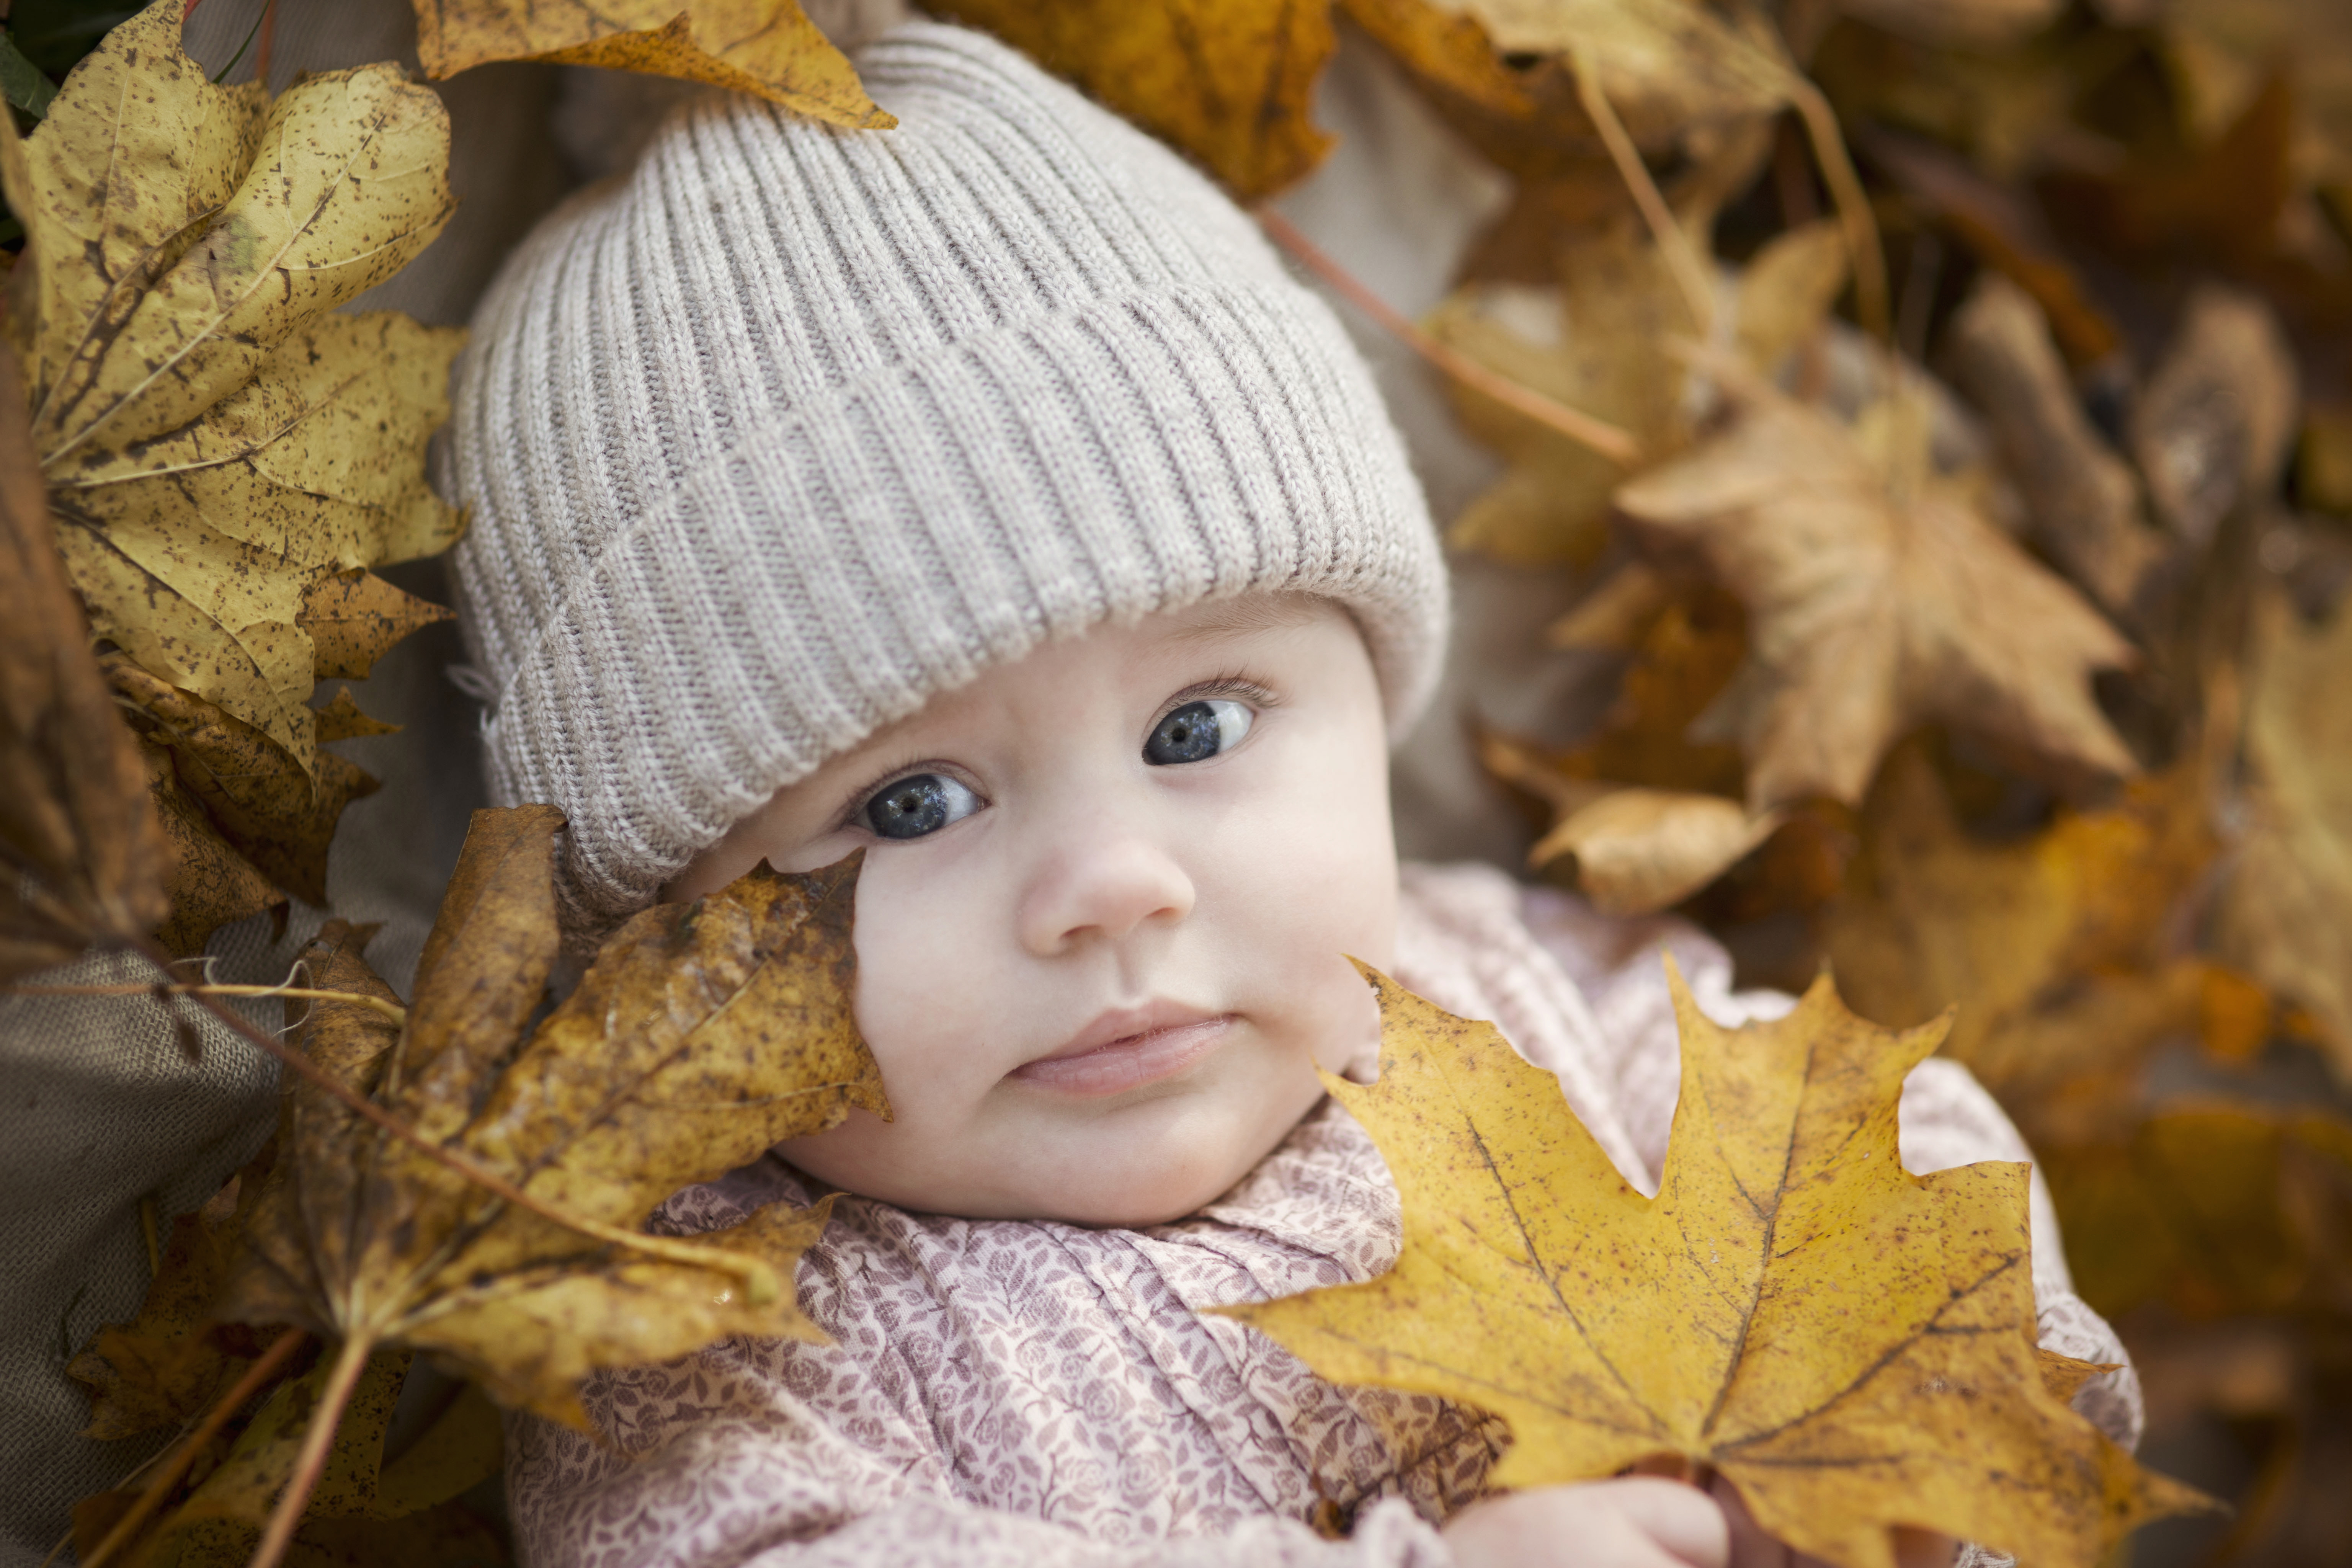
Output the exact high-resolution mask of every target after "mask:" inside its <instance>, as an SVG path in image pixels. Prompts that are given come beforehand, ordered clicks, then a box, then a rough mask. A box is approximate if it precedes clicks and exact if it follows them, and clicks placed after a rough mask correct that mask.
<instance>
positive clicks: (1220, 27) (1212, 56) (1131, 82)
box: [936, 0, 1338, 202]
mask: <svg viewBox="0 0 2352 1568" xmlns="http://www.w3.org/2000/svg"><path fill="white" fill-rule="evenodd" d="M936 9H938V10H939V11H940V13H941V14H942V15H945V16H952V17H954V18H955V19H956V20H958V21H961V22H967V23H970V24H971V26H975V27H984V28H986V29H987V30H988V31H990V32H992V33H994V34H995V35H997V37H1001V38H1003V39H1004V40H1005V42H1007V43H1009V44H1011V45H1013V47H1015V48H1018V49H1020V50H1021V51H1022V52H1023V53H1024V54H1026V55H1028V56H1030V57H1031V58H1034V60H1036V61H1037V63H1038V64H1040V65H1042V66H1044V67H1045V68H1046V69H1047V70H1049V71H1052V72H1054V73H1055V75H1056V76H1063V77H1067V78H1068V79H1070V80H1072V81H1075V82H1076V83H1077V84H1078V85H1079V86H1080V87H1083V88H1085V89H1087V91H1088V92H1090V93H1092V94H1093V95H1094V96H1095V97H1097V98H1098V99H1100V100H1102V101H1103V102H1105V103H1107V104H1108V105H1109V106H1110V107H1111V108H1113V109H1115V110H1118V112H1119V113H1121V114H1123V115H1125V116H1127V117H1128V118H1129V120H1132V121H1135V122H1136V123H1137V124H1138V125H1140V126H1142V127H1143V128H1144V129H1145V130H1146V131H1149V132H1151V133H1152V134H1153V135H1155V136H1157V137H1159V138H1160V139H1161V140H1162V141H1164V142H1171V143H1173V144H1174V145H1175V146H1176V147H1178V148H1180V149H1181V150H1182V151H1183V152H1185V153H1188V154H1190V155H1191V156H1192V158H1193V159H1195V160H1196V161H1197V162H1199V163H1201V165H1202V167H1203V168H1206V169H1207V170H1208V171H1209V172H1210V173H1211V174H1214V175H1215V176H1216V177H1217V178H1218V179H1219V180H1221V181H1223V183H1224V184H1225V185H1226V186H1227V187H1228V188H1229V189H1230V190H1232V192H1233V193H1234V195H1236V196H1238V197H1240V198H1241V199H1242V200H1243V201H1245V202H1255V201H1258V200H1261V199H1263V198H1265V197H1266V196H1270V195H1274V194H1275V193H1276V192H1277V191H1279V190H1281V189H1283V188H1284V187H1285V186H1286V185H1290V184H1296V183H1297V181H1299V180H1302V179H1304V178H1306V176H1307V174H1310V173H1312V172H1313V170H1314V168H1315V166H1316V165H1317V164H1318V163H1321V162H1322V161H1323V155H1324V154H1325V153H1328V152H1329V151H1330V150H1331V138H1330V137H1329V136H1328V135H1327V134H1325V133H1324V132H1321V131H1319V130H1318V129H1317V128H1316V126H1315V122H1314V121H1313V119H1312V118H1311V111H1312V110H1313V107H1314V98H1315V81H1316V79H1317V78H1318V76H1320V75H1321V74H1322V71H1323V67H1324V64H1325V62H1327V61H1328V60H1329V58H1331V51H1332V50H1333V49H1334V48H1335V47H1338V39H1337V37H1336V36H1335V35H1334V34H1333V32H1332V30H1331V16H1330V6H1329V5H1328V0H1302V3H1299V4H1289V5H1258V4H1254V3H1253V0H1070V3H1066V4H1061V5H1032V4H1029V3H1027V0H943V3H942V4H940V5H938V6H937V7H936Z"/></svg>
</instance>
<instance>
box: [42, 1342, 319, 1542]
mask: <svg viewBox="0 0 2352 1568" xmlns="http://www.w3.org/2000/svg"><path fill="white" fill-rule="evenodd" d="M308 1338H310V1335H308V1334H306V1333H304V1332H303V1331H301V1330H300V1329H288V1330H287V1331H285V1332H284V1333H282V1334H279V1335H278V1338H277V1339H276V1340H275V1341H274V1342H272V1343H271V1344H270V1347H269V1348H268V1350H266V1351H264V1352H261V1359H260V1360H259V1361H257V1362H255V1363H253V1364H252V1365H251V1366H249V1367H247V1368H246V1369H245V1375H244V1376H243V1377H240V1378H238V1379H237V1380H236V1384H235V1385H234V1386H232V1387H231V1388H230V1389H229V1391H228V1392H227V1393H226V1394H223V1395H221V1397H220V1400H219V1402H218V1403H217V1404H215V1405H214V1406H213V1407H212V1409H211V1410H209V1411H207V1412H206V1413H205V1419H204V1423H203V1425H201V1426H198V1427H197V1428H196V1429H195V1430H194V1432H191V1433H190V1434H188V1438H187V1441H185V1442H184V1443H182V1444H181V1445H180V1446H179V1447H177V1448H175V1449H173V1451H172V1457H171V1458H170V1459H169V1460H167V1461H166V1462H165V1463H164V1465H163V1468H162V1469H160V1470H157V1471H156V1472H155V1474H154V1476H153V1477H152V1479H149V1481H148V1482H147V1485H146V1488H145V1489H143V1490H142V1491H141V1492H140V1494H139V1500H138V1501H137V1502H134V1503H132V1504H131V1511H130V1512H129V1513H126V1514H124V1515H123V1516H122V1517H121V1519H119V1520H116V1521H114V1528H113V1529H112V1530H110V1531H107V1532H106V1535H105V1538H104V1539H102V1540H101V1541H100V1542H99V1543H98V1544H97V1545H96V1546H94V1547H92V1548H91V1549H90V1553H89V1556H88V1557H85V1558H83V1559H82V1565H81V1568H106V1563H107V1560H108V1559H109V1558H110V1557H112V1556H113V1555H114V1554H115V1553H116V1552H119V1551H121V1549H122V1546H123V1544H124V1542H128V1541H129V1540H130V1539H131V1537H132V1536H134V1535H136V1534H138V1533H139V1529H140V1527H141V1526H142V1525H143V1524H145V1523H146V1522H147V1521H148V1518H149V1517H150V1516H151V1515H152V1514H153V1513H154V1511H155V1510H156V1509H157V1507H158V1506H160V1505H161V1504H162V1503H163V1499H164V1497H165V1496H166V1495H168V1494H169V1493H170V1491H171V1490H172V1489H173V1487H176V1486H178V1485H179V1484H180V1479H181V1478H182V1477H184V1476H185V1475H186V1474H187V1473H188V1467H189V1466H190V1465H193V1464H194V1463H195V1462H196V1456H197V1455H199V1454H201V1453H203V1452H204V1450H205V1445H206V1444H208V1443H210V1442H211V1441H212V1440H213V1438H214V1437H215V1436H216V1435H218V1433H219V1432H220V1429H221V1428H222V1427H223V1426H226V1425H227V1424H228V1419H229V1417H230V1416H232V1415H236V1413H237V1412H238V1411H240V1410H242V1409H244V1408H245V1405H246V1402H247V1400H250V1399H251V1398H252V1397H253V1396H254V1394H257V1393H258V1392H259V1391H260V1388H261V1385H262V1384H265V1383H268V1381H269V1380H270V1379H271V1378H273V1377H275V1376H277V1375H278V1373H279V1371H280V1370H282V1369H283V1368H284V1367H285V1365H286V1363H288V1362H289V1361H290V1360H292V1359H293V1356H294V1352H296V1351H298V1350H299V1349H300V1348H301V1346H302V1342H303V1341H304V1340H306V1339H308ZM43 1568H47V1564H44V1565H43Z"/></svg>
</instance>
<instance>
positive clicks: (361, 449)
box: [0, 0, 463, 770]
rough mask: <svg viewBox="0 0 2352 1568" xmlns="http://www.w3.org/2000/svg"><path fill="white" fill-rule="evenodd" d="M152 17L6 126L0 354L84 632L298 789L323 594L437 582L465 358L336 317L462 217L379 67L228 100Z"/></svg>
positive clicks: (430, 126)
mask: <svg viewBox="0 0 2352 1568" xmlns="http://www.w3.org/2000/svg"><path fill="white" fill-rule="evenodd" d="M183 12H184V5H182V4H181V3H180V0H159V3H158V4H156V5H152V6H151V7H149V8H148V9H147V10H145V11H142V12H141V13H140V14H139V15H138V16H134V17H132V18H131V20H130V21H128V22H126V23H124V24H123V25H122V26H120V27H117V28H116V29H114V31H112V32H111V33H110V34H108V35H107V37H106V39H105V41H104V42H103V43H101V44H100V46H99V47H98V49H97V50H96V51H95V52H94V53H92V54H91V55H90V56H89V58H86V59H84V60H83V61H82V63H81V64H80V65H79V66H77V67H76V68H74V71H73V74H72V75H71V76H70V77H68V79H67V81H66V84H65V86H64V88H63V89H61V90H60V91H59V92H58V96H57V99H56V100H55V102H53V103H52V104H51V105H50V109H49V112H48V115H47V118H46V119H45V120H44V121H42V122H41V124H40V126H39V127H38V128H37V130H36V131H35V132H33V134H32V135H31V136H30V137H28V138H25V139H22V140H19V139H18V137H17V136H16V132H15V129H14V126H13V124H11V125H6V126H0V184H5V190H6V195H7V198H8V205H9V209H10V210H11V211H12V212H14V213H15V214H16V216H18V217H19V218H20V219H21V220H22V221H23V223H24V225H25V231H26V248H25V253H24V255H23V257H22V258H20V259H19V261H18V262H17V264H16V268H15V270H14V272H13V273H12V275H11V278H10V288H11V290H12V294H13V300H14V303H13V307H12V309H11V310H10V313H9V330H10V331H11V333H12V334H13V335H14V337H15V340H16V346H17V348H18V350H19V352H20V353H21V354H22V356H23V359H24V362H25V375H26V393H27V398H28V402H29V403H30V405H31V406H32V409H33V442H34V447H35V450H36V452H37V456H38V460H39V463H40V467H41V472H42V474H43V477H44V479H46V480H47V484H48V486H49V491H50V497H51V504H52V506H53V507H54V509H55V510H56V512H57V515H58V534H59V542H60V546H61V548H62V550H63V552H64V554H65V558H66V564H67V568H68V572H69V574H71V576H72V578H73V581H74V584H75V586H76V587H77V588H78V589H79V592H80V594H81V596H82V599H83V601H84V603H85V604H86V605H88V606H89V611H90V616H91V621H92V630H93V632H94V633H95V635H97V636H98V637H103V638H107V639H110V640H111V641H113V642H114V643H116V644H117V645H119V646H120V647H121V648H122V649H123V650H124V651H125V652H126V653H128V654H130V655H131V658H135V659H136V660H138V662H139V663H140V664H141V665H142V666H143V667H145V668H147V669H149V670H150V671H152V672H153V673H154V674H156V675H158V676H161V677H163V679H166V680H169V681H170V682H171V683H172V684H173V685H174V686H178V687H182V688H184V689H187V690H190V691H193V692H194V693H196V694H197V695H199V696H201V697H204V698H205V699H207V700H211V701H214V702H216V703H218V704H219V705H220V706H221V707H222V708H224V709H226V710H227V711H228V712H230V713H231V714H233V715H235V716H236V718H238V719H240V720H242V721H245V722H247V723H249V724H251V725H252V726H254V727H255V728H256V729H257V730H258V731H261V732H262V733H263V734H265V735H267V736H268V738H269V739H270V740H271V741H273V742H276V743H277V744H278V745H279V746H281V747H283V748H284V749H285V751H286V752H287V753H288V754H289V756H291V757H292V758H293V759H294V760H295V761H296V762H297V763H299V765H300V766H301V767H302V768H304V769H305V770H308V769H309V768H310V766H311V765H312V759H313V755H314V745H315V733H314V721H313V720H312V718H311V715H310V709H309V707H308V706H307V704H308V700H309V698H310V690H311V687H312V683H313V680H314V675H315V664H316V655H317V649H316V647H315V646H314V643H313V639H312V637H311V636H310V631H309V630H308V627H307V624H306V623H307V617H306V614H305V599H306V595H307V594H308V592H309V591H310V589H311V588H313V587H314V586H315V585H316V584H318V583H319V582H320V580H321V579H322V578H326V577H329V576H331V575H333V574H339V573H348V572H352V571H354V570H357V569H361V568H365V567H368V566H373V565H377V564H380V563H386V562H392V561H399V560H405V559H408V558H410V557H413V556H418V555H425V554H431V553H433V552H436V551H439V550H441V549H443V548H445V547H446V545H447V544H448V543H449V542H451V541H452V540H453V539H455V538H456V536H457V530H458V526H459V520H458V518H457V514H456V513H454V512H453V511H451V510H449V509H448V508H446V507H445V506H443V505H442V504H441V503H440V501H439V500H436V498H435V497H434V495H433V493H432V491H431V489H429V488H428V487H427V486H426V484H425V470H424V447H425V438H426V437H427V436H429V435H430V434H431V432H432V430H433V428H434V427H435V426H437V425H438V424H440V423H441V421H442V420H443V418H445V417H446V414H447V405H446V394H445V390H444V384H445V382H446V376H447V373H448V366H449V361H450V357H451V356H452V355H453V354H454V353H456V352H457V345H458V343H459V342H460V341H462V338H463V334H462V333H461V332H459V331H455V330H452V329H444V328H432V327H425V326H422V325H420V324H419V323H417V322H415V321H411V320H410V319H408V318H407V317H405V316H402V315H399V314H397V313H394V312H389V311H375V312H369V313H364V314H342V313H338V312H337V310H336V308H337V307H338V306H340V305H341V304H343V303H345V302H346V301H348V300H352V298H354V297H355V296H357V295H358V294H360V293H362V292H363V291H364V290H366V289H369V288H371V287H373V285H374V284H377V283H380V282H382V281H383V279H386V278H389V277H390V276H392V274H394V272H396V271H398V270H399V269H400V268H401V267H403V266H404V265H405V264H406V262H407V261H408V259H409V258H411V257H414V256H415V254H416V253H417V252H418V251H420V250H422V249H424V248H425V246H426V245H427V244H429V243H430V242H431V241H432V239H433V237H435V236H436V234H438V233H439V232H440V230H441V227H442V225H443V224H444V223H446V221H447V219H448V216H449V213H450V211H451V210H452V202H451V199H450V195H449V188H448V182H447V179H446V167H447V163H448V153H449V126H448V117H447V115H446V113H444V111H443V110H442V108H441V102H440V100H439V98H438V97H437V96H436V94H434V93H433V92H432V91H431V90H430V89H426V88H423V87H419V86H415V85H413V84H411V83H409V82H408V81H406V80H405V79H404V75H403V73H402V72H401V70H400V69H399V68H397V67H395V66H391V65H378V66H367V67H363V68H359V69H356V70H345V71H332V72H328V73H325V74H323V75H319V76H311V77H306V78H304V79H302V80H300V81H299V82H298V83H296V84H295V85H294V86H293V87H292V88H290V89H288V90H287V91H286V92H285V93H284V94H282V95H280V96H279V97H278V98H277V99H276V100H270V99H268V97H267V95H266V94H265V93H264V92H263V91H262V89H260V88H259V87H257V86H252V85H248V86H245V87H236V88H224V87H215V86H214V85H213V84H212V83H211V82H209V81H207V80H206V79H205V75H204V72H203V71H202V70H201V69H200V68H197V66H196V65H195V63H194V61H192V60H190V59H189V58H187V56H186V55H185V54H184V52H183V51H182V50H181V47H180V40H179V34H180V19H181V16H182V14H183Z"/></svg>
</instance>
